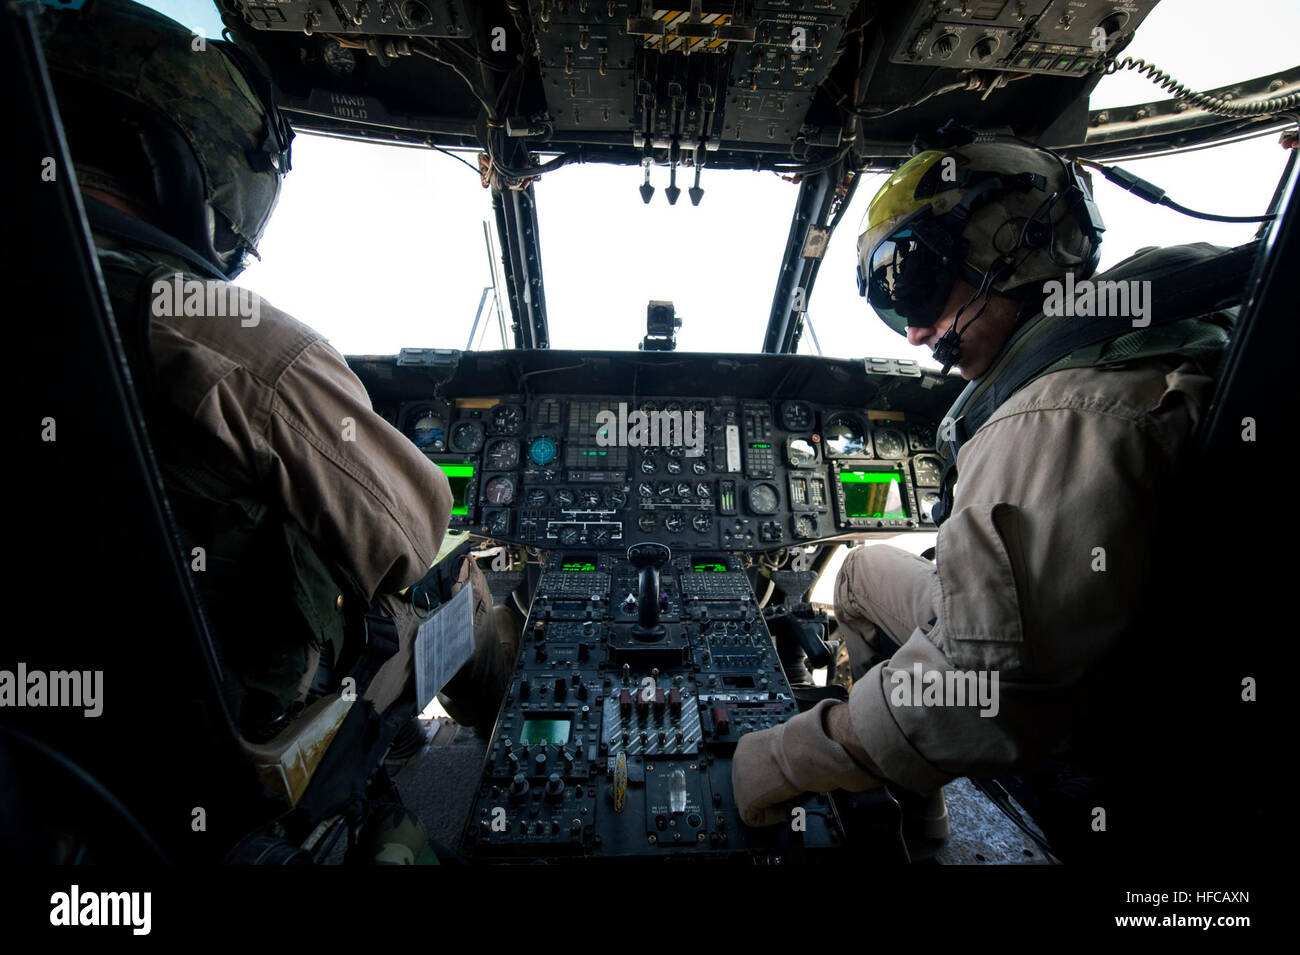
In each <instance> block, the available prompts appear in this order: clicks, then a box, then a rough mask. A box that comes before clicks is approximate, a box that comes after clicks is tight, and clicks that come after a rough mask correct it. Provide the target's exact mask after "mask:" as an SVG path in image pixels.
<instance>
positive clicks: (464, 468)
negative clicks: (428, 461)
mask: <svg viewBox="0 0 1300 955" xmlns="http://www.w3.org/2000/svg"><path fill="white" fill-rule="evenodd" d="M437 465H438V467H440V468H442V473H443V474H445V475H447V483H448V484H450V485H451V516H452V517H468V516H469V511H470V507H471V506H472V503H473V502H472V501H471V500H470V498H471V497H472V496H473V489H474V464H473V463H467V464H453V463H450V462H448V461H438V462H437Z"/></svg>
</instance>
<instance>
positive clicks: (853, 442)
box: [822, 415, 867, 457]
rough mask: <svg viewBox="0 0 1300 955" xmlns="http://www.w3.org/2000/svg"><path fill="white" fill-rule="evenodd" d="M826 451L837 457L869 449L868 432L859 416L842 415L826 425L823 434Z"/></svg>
mask: <svg viewBox="0 0 1300 955" xmlns="http://www.w3.org/2000/svg"><path fill="white" fill-rule="evenodd" d="M822 438H823V439H824V440H825V442H826V453H827V454H830V455H833V456H835V457H846V456H848V455H853V454H863V453H865V452H866V449H867V433H866V432H865V431H864V430H863V429H862V425H861V423H859V421H858V419H857V418H854V417H851V416H849V415H841V416H839V417H838V418H835V419H834V420H832V421H831V422H830V424H828V425H827V426H826V431H825V432H824V433H823V434H822Z"/></svg>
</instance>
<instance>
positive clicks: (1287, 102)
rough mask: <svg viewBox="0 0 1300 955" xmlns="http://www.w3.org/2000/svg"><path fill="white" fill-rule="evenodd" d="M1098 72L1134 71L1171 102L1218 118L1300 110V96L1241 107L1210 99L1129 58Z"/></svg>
mask: <svg viewBox="0 0 1300 955" xmlns="http://www.w3.org/2000/svg"><path fill="white" fill-rule="evenodd" d="M1100 69H1101V70H1102V72H1104V73H1105V74H1106V75H1107V76H1111V75H1113V74H1115V73H1118V72H1119V71H1120V70H1137V72H1138V74H1139V75H1141V76H1145V77H1147V79H1149V80H1151V82H1153V83H1156V84H1157V85H1159V87H1160V88H1161V89H1162V90H1164V91H1165V92H1167V93H1172V94H1173V98H1174V99H1181V100H1186V101H1187V102H1188V103H1190V104H1191V105H1193V106H1197V107H1199V108H1200V109H1203V110H1205V111H1206V112H1207V113H1216V114H1218V115H1219V116H1234V117H1238V118H1243V117H1249V116H1268V115H1271V114H1273V113H1282V112H1286V111H1287V110H1292V109H1295V108H1296V107H1297V106H1300V92H1295V93H1288V94H1287V95H1286V96H1269V97H1266V98H1264V99H1257V100H1247V101H1246V102H1242V103H1238V102H1234V101H1233V100H1228V99H1223V98H1222V97H1219V96H1211V95H1209V94H1208V93H1198V92H1197V91H1196V90H1192V89H1188V88H1187V86H1185V85H1184V84H1182V83H1180V82H1178V80H1176V79H1174V78H1173V77H1172V76H1170V75H1169V74H1168V73H1166V72H1165V71H1164V70H1162V69H1160V68H1159V67H1158V66H1156V65H1155V64H1154V63H1148V62H1146V61H1145V60H1141V59H1134V58H1133V57H1131V56H1126V57H1124V59H1123V60H1119V61H1116V60H1113V59H1112V60H1108V61H1106V63H1105V65H1104V66H1102V67H1100Z"/></svg>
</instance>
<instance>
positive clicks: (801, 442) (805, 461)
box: [785, 438, 817, 468]
mask: <svg viewBox="0 0 1300 955" xmlns="http://www.w3.org/2000/svg"><path fill="white" fill-rule="evenodd" d="M785 457H786V460H787V461H789V462H790V467H792V468H810V467H812V466H813V465H814V464H816V463H817V447H816V445H814V444H813V443H812V442H811V441H809V440H808V439H807V438H790V439H789V440H788V441H786V443H785Z"/></svg>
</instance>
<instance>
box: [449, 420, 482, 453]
mask: <svg viewBox="0 0 1300 955" xmlns="http://www.w3.org/2000/svg"><path fill="white" fill-rule="evenodd" d="M448 446H449V447H450V448H451V449H452V450H453V451H455V452H456V453H457V454H473V453H474V452H475V451H477V450H478V449H479V448H481V447H483V426H482V425H481V424H479V423H478V422H477V421H462V422H460V423H459V424H456V425H453V426H452V429H451V440H450V441H449V442H448Z"/></svg>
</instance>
